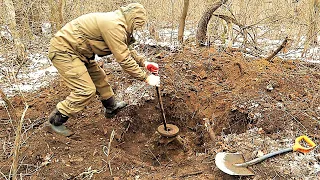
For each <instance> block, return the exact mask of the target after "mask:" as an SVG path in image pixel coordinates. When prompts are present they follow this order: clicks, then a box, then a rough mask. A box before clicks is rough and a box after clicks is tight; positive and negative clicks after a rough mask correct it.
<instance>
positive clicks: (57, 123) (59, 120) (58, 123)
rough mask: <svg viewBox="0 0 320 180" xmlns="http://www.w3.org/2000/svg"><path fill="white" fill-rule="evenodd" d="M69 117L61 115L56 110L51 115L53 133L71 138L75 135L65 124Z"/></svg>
mask: <svg viewBox="0 0 320 180" xmlns="http://www.w3.org/2000/svg"><path fill="white" fill-rule="evenodd" d="M68 119H69V117H68V116H66V115H64V114H62V113H60V112H59V111H58V110H57V109H56V108H55V109H54V110H53V111H52V112H51V114H50V115H49V122H50V128H51V130H52V131H53V132H55V133H57V134H60V135H63V136H66V137H69V136H71V135H73V134H74V133H73V132H72V131H71V130H69V129H68V128H67V127H66V126H65V125H63V123H65V122H67V120H68Z"/></svg>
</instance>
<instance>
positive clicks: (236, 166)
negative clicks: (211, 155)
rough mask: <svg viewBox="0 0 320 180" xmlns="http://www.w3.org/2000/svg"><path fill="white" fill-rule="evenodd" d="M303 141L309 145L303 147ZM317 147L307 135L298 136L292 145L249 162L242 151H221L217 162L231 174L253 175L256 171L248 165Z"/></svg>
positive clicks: (305, 151) (218, 165)
mask: <svg viewBox="0 0 320 180" xmlns="http://www.w3.org/2000/svg"><path fill="white" fill-rule="evenodd" d="M302 141H305V142H306V143H307V144H308V145H309V146H308V147H303V146H302V145H301V144H300V143H301V142H302ZM315 147H316V144H315V143H314V142H313V141H312V140H311V139H309V138H308V137H307V136H300V137H298V138H296V140H295V144H294V145H293V146H292V147H290V148H286V149H282V150H279V151H276V152H272V153H269V154H266V155H264V156H262V157H259V158H256V159H253V160H251V161H248V162H245V161H244V158H243V155H242V154H240V153H225V152H219V153H217V155H216V157H215V163H216V165H217V167H218V168H219V169H220V170H221V171H223V172H225V173H227V174H229V175H237V176H252V175H254V173H253V171H252V170H250V169H249V168H248V166H251V165H254V164H257V163H260V162H262V161H264V160H266V159H268V158H270V157H273V156H276V155H279V154H283V153H287V152H292V151H298V152H302V153H308V152H310V151H311V150H312V149H314V148H315Z"/></svg>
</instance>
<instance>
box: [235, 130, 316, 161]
mask: <svg viewBox="0 0 320 180" xmlns="http://www.w3.org/2000/svg"><path fill="white" fill-rule="evenodd" d="M302 140H304V141H305V142H306V143H307V144H308V145H309V146H310V147H304V146H302V145H301V144H300V142H301V141H302ZM315 147H316V144H315V143H314V142H313V141H312V140H311V139H310V138H308V137H307V136H299V137H297V138H296V140H295V143H294V145H293V147H290V148H286V149H282V150H279V151H276V152H272V153H269V154H266V155H264V156H261V157H259V158H256V159H253V160H251V161H248V162H245V163H241V164H235V166H238V167H247V166H250V165H254V164H257V163H259V162H261V161H264V160H266V159H268V158H270V157H273V156H276V155H279V154H283V153H287V152H291V151H298V152H302V153H308V152H310V151H311V150H312V149H314V148H315Z"/></svg>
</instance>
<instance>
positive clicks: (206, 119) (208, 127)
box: [203, 118, 216, 141]
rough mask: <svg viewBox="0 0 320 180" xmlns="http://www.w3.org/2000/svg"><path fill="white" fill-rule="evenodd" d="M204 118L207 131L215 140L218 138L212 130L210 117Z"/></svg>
mask: <svg viewBox="0 0 320 180" xmlns="http://www.w3.org/2000/svg"><path fill="white" fill-rule="evenodd" d="M203 120H204V125H205V127H206V129H207V131H208V133H209V136H210V139H211V140H213V141H214V140H216V135H215V134H214V132H213V130H212V127H211V125H210V121H209V119H208V118H204V119H203Z"/></svg>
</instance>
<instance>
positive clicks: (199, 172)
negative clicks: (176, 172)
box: [179, 171, 203, 178]
mask: <svg viewBox="0 0 320 180" xmlns="http://www.w3.org/2000/svg"><path fill="white" fill-rule="evenodd" d="M202 173H203V172H202V171H196V172H191V173H187V174H184V175H181V176H179V177H181V178H185V177H188V176H196V175H199V174H202Z"/></svg>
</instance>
